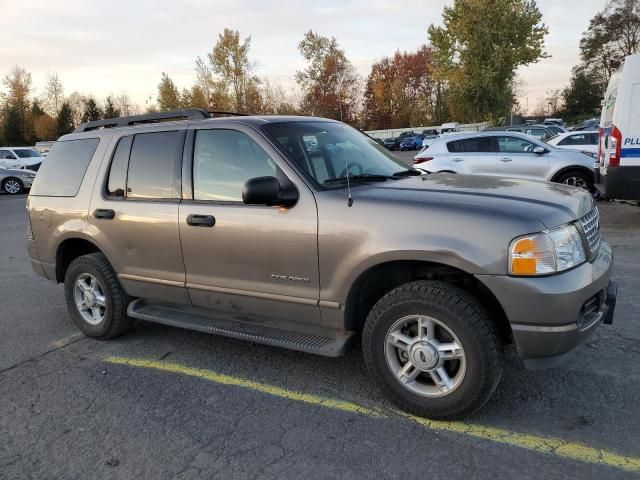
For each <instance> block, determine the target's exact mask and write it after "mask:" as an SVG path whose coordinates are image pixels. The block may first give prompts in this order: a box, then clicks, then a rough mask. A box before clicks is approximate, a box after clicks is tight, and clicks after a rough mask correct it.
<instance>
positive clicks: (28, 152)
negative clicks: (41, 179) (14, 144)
mask: <svg viewBox="0 0 640 480" xmlns="http://www.w3.org/2000/svg"><path fill="white" fill-rule="evenodd" d="M15 152H16V155H18V156H19V157H20V158H33V157H38V158H39V157H41V156H42V155H40V153H39V152H37V151H36V150H34V149H32V148H23V149H17V150H15Z"/></svg>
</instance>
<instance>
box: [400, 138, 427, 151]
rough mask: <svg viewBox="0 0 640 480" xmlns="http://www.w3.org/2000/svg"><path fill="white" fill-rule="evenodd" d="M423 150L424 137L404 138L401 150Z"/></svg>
mask: <svg viewBox="0 0 640 480" xmlns="http://www.w3.org/2000/svg"><path fill="white" fill-rule="evenodd" d="M421 148H422V137H421V136H419V135H414V136H411V137H404V138H403V139H402V141H401V142H400V150H401V151H405V150H420V149H421Z"/></svg>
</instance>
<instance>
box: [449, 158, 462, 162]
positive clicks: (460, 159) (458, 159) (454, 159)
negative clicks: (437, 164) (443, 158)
mask: <svg viewBox="0 0 640 480" xmlns="http://www.w3.org/2000/svg"><path fill="white" fill-rule="evenodd" d="M463 160H464V158H460V157H456V158H452V159H451V161H452V162H461V161H463Z"/></svg>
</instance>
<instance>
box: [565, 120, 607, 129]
mask: <svg viewBox="0 0 640 480" xmlns="http://www.w3.org/2000/svg"><path fill="white" fill-rule="evenodd" d="M599 127H600V119H599V118H590V119H589V120H585V121H584V122H582V123H581V124H580V125H578V126H577V127H575V128H571V129H570V130H571V131H573V132H579V131H581V130H596V129H597V128H599Z"/></svg>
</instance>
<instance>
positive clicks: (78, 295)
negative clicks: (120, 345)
mask: <svg viewBox="0 0 640 480" xmlns="http://www.w3.org/2000/svg"><path fill="white" fill-rule="evenodd" d="M64 292H65V298H66V301H67V308H68V309H69V314H70V315H71V318H72V319H73V322H74V323H75V324H76V326H77V327H78V328H79V329H80V330H81V331H82V333H84V334H85V335H87V336H88V337H93V338H98V339H108V338H113V337H116V336H118V335H120V334H122V333H124V332H126V331H127V330H128V329H129V327H130V326H131V319H130V318H129V317H128V316H127V304H128V300H129V298H128V297H127V294H126V293H125V291H124V290H123V289H122V286H121V285H120V282H119V281H118V278H117V277H116V274H115V272H114V271H113V269H112V268H111V265H110V264H109V262H108V260H107V259H106V257H105V256H104V255H103V254H102V253H91V254H89V255H83V256H81V257H78V258H76V259H75V260H73V261H72V262H71V264H70V265H69V268H68V269H67V273H66V275H65V279H64Z"/></svg>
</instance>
